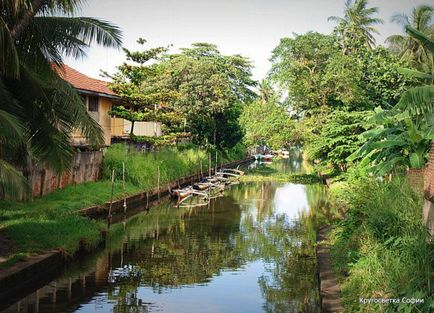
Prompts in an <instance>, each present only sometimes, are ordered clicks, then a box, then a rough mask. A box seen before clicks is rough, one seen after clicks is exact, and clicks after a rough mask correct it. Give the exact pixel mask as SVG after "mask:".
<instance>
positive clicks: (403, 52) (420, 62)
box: [386, 5, 434, 74]
mask: <svg viewBox="0 0 434 313" xmlns="http://www.w3.org/2000/svg"><path fill="white" fill-rule="evenodd" d="M392 21H393V22H396V23H398V24H400V25H401V26H402V27H403V28H404V30H406V28H407V27H410V28H412V29H414V30H416V31H418V32H421V33H423V34H425V35H426V36H428V37H430V38H432V37H433V36H434V23H433V21H434V7H432V6H430V5H420V6H418V7H415V8H414V9H413V11H412V14H411V15H410V16H408V15H406V14H397V15H394V16H393V17H392ZM386 42H387V43H388V44H389V48H390V50H391V51H393V52H395V53H397V54H398V55H399V56H400V57H402V58H403V59H405V60H407V61H409V63H410V65H411V66H412V67H414V68H416V69H418V70H420V71H423V72H426V73H431V74H434V60H433V54H432V53H431V52H430V51H429V49H427V47H426V46H425V45H423V44H422V42H421V41H420V40H418V39H417V38H416V37H415V36H412V35H411V33H406V34H405V35H392V36H389V37H388V38H387V39H386Z"/></svg>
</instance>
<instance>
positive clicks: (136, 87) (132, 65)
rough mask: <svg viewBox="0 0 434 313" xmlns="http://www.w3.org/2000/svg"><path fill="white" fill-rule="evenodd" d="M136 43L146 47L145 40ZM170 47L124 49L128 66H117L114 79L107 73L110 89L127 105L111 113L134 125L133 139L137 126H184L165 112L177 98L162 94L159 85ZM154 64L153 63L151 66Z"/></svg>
mask: <svg viewBox="0 0 434 313" xmlns="http://www.w3.org/2000/svg"><path fill="white" fill-rule="evenodd" d="M137 43H139V44H140V45H142V46H144V44H145V43H146V40H145V39H143V38H139V39H138V40H137ZM168 49H169V48H168V47H155V48H151V49H147V50H145V49H142V50H140V51H130V50H128V49H126V48H124V49H123V50H124V52H125V55H126V58H127V62H124V63H123V64H121V65H120V66H118V68H117V69H118V71H117V73H115V74H114V75H110V74H108V73H107V72H104V75H105V76H106V77H109V78H110V79H111V81H112V82H111V83H110V85H109V87H110V88H111V89H112V90H113V91H114V92H116V93H117V94H118V95H119V96H120V97H121V98H122V100H123V102H124V103H127V104H128V107H125V106H123V105H119V106H115V107H113V108H112V110H111V112H109V113H110V114H111V115H112V116H115V117H119V118H123V119H126V120H128V121H130V122H131V129H130V136H131V138H132V139H134V138H136V137H135V135H134V125H135V122H139V121H142V122H145V121H160V122H163V123H165V125H171V124H176V125H179V124H180V123H182V120H183V118H182V116H179V114H176V113H175V114H172V113H173V112H170V111H169V112H167V111H168V110H167V109H166V108H165V106H167V103H168V101H169V99H171V98H172V97H175V96H176V95H177V93H176V92H168V91H166V90H165V91H163V92H161V90H159V88H158V86H157V85H156V81H158V80H159V77H158V61H159V60H160V59H161V57H162V55H163V54H164V53H166V52H167V51H168ZM152 62H153V63H152Z"/></svg>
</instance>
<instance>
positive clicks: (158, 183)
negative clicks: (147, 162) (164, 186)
mask: <svg viewBox="0 0 434 313" xmlns="http://www.w3.org/2000/svg"><path fill="white" fill-rule="evenodd" d="M157 188H158V200H160V165H158V167H157Z"/></svg>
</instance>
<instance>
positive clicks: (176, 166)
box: [103, 144, 244, 189]
mask: <svg viewBox="0 0 434 313" xmlns="http://www.w3.org/2000/svg"><path fill="white" fill-rule="evenodd" d="M209 155H211V167H214V166H215V151H210V152H207V151H205V150H201V149H199V148H198V147H195V146H192V145H188V146H186V147H184V146H179V147H166V148H162V149H160V150H158V151H155V152H149V153H148V152H139V151H136V150H130V149H129V148H128V146H126V145H124V144H116V145H113V146H111V147H110V148H108V150H107V151H106V153H105V155H104V162H103V176H104V178H105V179H110V177H111V173H112V170H113V169H114V170H115V178H116V179H117V180H120V179H122V163H125V180H126V181H127V182H130V183H132V184H133V185H135V186H138V187H140V188H143V189H148V188H153V187H156V186H157V182H158V178H157V177H158V176H157V173H158V170H159V171H160V183H167V182H170V181H173V180H176V179H179V178H181V177H183V176H188V175H191V174H194V173H198V172H199V171H200V164H201V163H202V170H203V172H204V173H207V172H208V166H209ZM217 155H218V165H220V164H221V163H226V162H229V161H234V160H239V159H242V158H243V156H244V150H243V149H242V148H240V147H239V146H236V147H234V149H232V150H229V151H226V152H218V153H217Z"/></svg>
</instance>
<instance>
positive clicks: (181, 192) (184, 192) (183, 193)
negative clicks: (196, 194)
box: [171, 186, 193, 201]
mask: <svg viewBox="0 0 434 313" xmlns="http://www.w3.org/2000/svg"><path fill="white" fill-rule="evenodd" d="M192 190H193V188H191V187H190V186H189V187H186V188H180V189H173V190H172V192H171V196H172V197H177V198H178V201H179V200H182V199H184V198H185V197H188V196H189V195H191V194H192Z"/></svg>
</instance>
